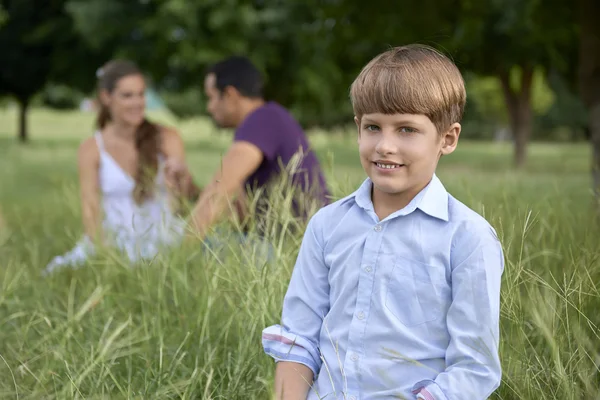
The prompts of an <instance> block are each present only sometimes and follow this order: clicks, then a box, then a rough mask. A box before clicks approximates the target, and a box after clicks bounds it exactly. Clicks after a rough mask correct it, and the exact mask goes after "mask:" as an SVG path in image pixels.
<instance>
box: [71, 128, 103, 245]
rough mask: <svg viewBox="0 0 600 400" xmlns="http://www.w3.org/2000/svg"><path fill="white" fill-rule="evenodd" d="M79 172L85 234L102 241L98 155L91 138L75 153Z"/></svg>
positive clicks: (93, 239) (94, 240)
mask: <svg viewBox="0 0 600 400" xmlns="http://www.w3.org/2000/svg"><path fill="white" fill-rule="evenodd" d="M77 165H78V170H79V193H80V199H81V215H82V219H83V228H84V231H85V234H86V235H87V236H88V237H89V238H90V240H92V242H96V241H97V240H100V241H103V238H102V223H101V218H102V216H101V213H100V187H99V185H98V168H99V165H100V153H99V151H98V146H97V145H96V141H95V139H94V138H93V137H91V138H88V139H86V140H85V141H84V142H83V143H81V145H80V146H79V150H78V152H77Z"/></svg>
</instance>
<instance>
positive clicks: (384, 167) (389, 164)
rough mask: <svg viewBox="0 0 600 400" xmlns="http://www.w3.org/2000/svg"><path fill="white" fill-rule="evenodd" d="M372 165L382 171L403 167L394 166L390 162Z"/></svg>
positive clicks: (374, 162) (378, 162)
mask: <svg viewBox="0 0 600 400" xmlns="http://www.w3.org/2000/svg"><path fill="white" fill-rule="evenodd" d="M373 164H375V165H376V166H377V167H378V168H382V169H396V168H400V167H403V166H404V164H396V163H393V162H390V161H373Z"/></svg>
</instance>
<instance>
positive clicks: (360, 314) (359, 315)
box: [356, 311, 365, 319]
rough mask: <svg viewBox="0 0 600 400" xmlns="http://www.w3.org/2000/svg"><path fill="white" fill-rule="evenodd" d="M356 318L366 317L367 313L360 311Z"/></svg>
mask: <svg viewBox="0 0 600 400" xmlns="http://www.w3.org/2000/svg"><path fill="white" fill-rule="evenodd" d="M356 318H358V319H365V313H364V312H362V311H361V312H359V313H358V314H356Z"/></svg>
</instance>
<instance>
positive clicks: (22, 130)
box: [19, 99, 29, 143]
mask: <svg viewBox="0 0 600 400" xmlns="http://www.w3.org/2000/svg"><path fill="white" fill-rule="evenodd" d="M28 108H29V100H24V99H19V141H20V142H21V143H26V142H27V141H28V140H29V136H28V132H27V110H28Z"/></svg>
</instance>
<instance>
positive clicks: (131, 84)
mask: <svg viewBox="0 0 600 400" xmlns="http://www.w3.org/2000/svg"><path fill="white" fill-rule="evenodd" d="M145 92H146V83H145V82H144V78H143V77H142V76H141V75H129V76H124V77H123V78H121V79H119V80H118V81H117V84H116V85H115V87H114V89H113V90H112V92H108V91H103V94H102V101H103V103H104V105H105V106H106V107H108V109H109V111H110V115H111V119H112V120H113V121H115V122H119V123H122V124H126V125H132V126H137V125H140V124H141V123H142V122H143V121H144V117H145V110H146V97H145Z"/></svg>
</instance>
